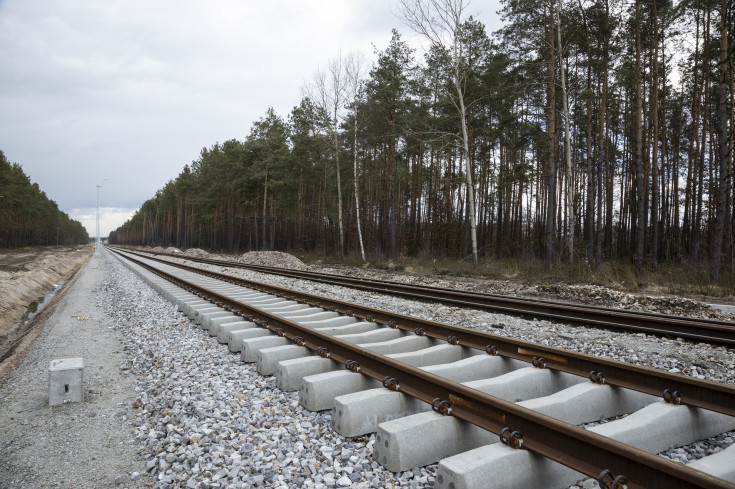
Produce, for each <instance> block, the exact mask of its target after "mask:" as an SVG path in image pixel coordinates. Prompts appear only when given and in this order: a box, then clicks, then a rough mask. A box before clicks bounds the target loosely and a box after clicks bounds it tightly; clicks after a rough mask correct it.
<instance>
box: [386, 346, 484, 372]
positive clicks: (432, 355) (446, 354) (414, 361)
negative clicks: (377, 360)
mask: <svg viewBox="0 0 735 489" xmlns="http://www.w3.org/2000/svg"><path fill="white" fill-rule="evenodd" d="M472 350H473V349H470V348H465V347H462V346H457V345H448V344H446V343H445V344H443V345H436V346H431V347H429V348H424V349H421V350H417V351H411V352H405V353H393V354H390V355H388V356H389V357H391V358H393V359H395V360H398V361H400V362H403V363H405V364H406V365H411V366H412V367H424V366H426V365H439V364H442V363H449V362H456V361H458V360H462V359H463V358H467V357H468V356H470V355H471V354H472V353H474V352H476V351H477V350H474V351H472Z"/></svg>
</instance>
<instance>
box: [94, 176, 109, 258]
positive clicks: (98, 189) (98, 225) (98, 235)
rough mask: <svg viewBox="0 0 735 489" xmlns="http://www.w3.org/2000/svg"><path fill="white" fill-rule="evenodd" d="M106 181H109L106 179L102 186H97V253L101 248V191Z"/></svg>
mask: <svg viewBox="0 0 735 489" xmlns="http://www.w3.org/2000/svg"><path fill="white" fill-rule="evenodd" d="M106 181H107V179H106V178H105V180H104V181H103V182H102V184H101V185H97V213H96V216H97V243H96V244H95V252H96V251H97V248H99V247H100V189H101V188H102V186H103V185H104V184H105V182H106Z"/></svg>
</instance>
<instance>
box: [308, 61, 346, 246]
mask: <svg viewBox="0 0 735 489" xmlns="http://www.w3.org/2000/svg"><path fill="white" fill-rule="evenodd" d="M347 89H348V80H347V76H346V75H345V60H344V59H343V57H342V54H341V53H340V54H339V56H337V57H336V58H333V59H331V60H330V61H329V63H328V65H327V71H322V70H317V71H316V72H315V73H314V79H313V82H312V83H311V84H310V85H308V86H307V89H306V90H307V92H308V93H309V95H310V97H311V98H312V99H313V100H317V101H319V103H320V105H321V107H322V108H323V109H324V110H325V111H326V112H327V113H328V114H329V115H330V118H331V126H330V131H329V132H330V139H331V141H332V145H333V150H334V165H335V168H336V173H337V178H336V180H337V226H338V228H339V257H340V260H344V257H345V238H344V225H343V218H342V181H341V168H340V164H339V150H340V144H339V118H340V111H341V110H342V108H343V107H344V105H345V101H346V100H347Z"/></svg>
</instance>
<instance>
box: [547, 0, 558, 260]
mask: <svg viewBox="0 0 735 489" xmlns="http://www.w3.org/2000/svg"><path fill="white" fill-rule="evenodd" d="M548 41H549V43H548V46H549V58H548V60H547V88H546V104H547V107H546V110H547V113H546V121H547V131H548V142H549V164H548V168H547V169H548V175H547V182H548V183H547V191H548V195H547V204H546V268H547V269H551V267H552V266H553V264H554V261H555V257H554V241H555V239H556V232H555V231H556V227H555V223H556V76H555V75H556V70H555V64H556V63H555V49H554V45H555V44H556V42H555V40H554V0H549V39H548Z"/></svg>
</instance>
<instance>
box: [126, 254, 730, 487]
mask: <svg viewBox="0 0 735 489" xmlns="http://www.w3.org/2000/svg"><path fill="white" fill-rule="evenodd" d="M147 258H148V259H150V258H149V257H147ZM126 259H128V260H131V261H133V262H135V263H137V264H138V265H140V266H142V267H144V268H145V269H147V270H149V271H151V272H152V273H154V274H156V275H158V276H160V277H162V278H165V279H166V280H168V281H170V282H172V283H174V284H176V285H178V286H180V287H182V288H185V289H187V290H189V291H191V292H194V293H197V294H199V295H201V296H203V297H205V298H206V299H207V300H209V301H211V302H212V303H215V304H217V305H220V306H221V307H224V308H226V309H228V310H230V311H232V312H234V313H236V314H237V315H239V316H242V317H247V318H248V319H249V320H252V321H254V322H256V323H257V324H259V325H260V326H261V327H263V328H267V329H269V330H271V331H273V332H276V333H277V334H279V335H280V336H284V337H286V338H288V339H290V340H292V341H294V342H296V343H297V344H299V345H301V346H304V347H306V348H309V349H311V350H313V351H315V352H316V353H317V354H318V355H321V356H322V357H326V358H330V359H332V360H334V361H337V362H339V363H342V364H344V365H345V366H346V367H347V368H348V370H351V371H354V372H359V373H362V374H365V375H368V376H370V377H372V378H374V379H377V380H382V381H383V385H385V386H386V388H390V389H392V390H400V392H402V393H404V394H407V395H409V396H412V397H415V398H417V399H420V400H422V401H424V402H428V403H433V404H434V405H437V406H438V407H439V408H438V409H437V411H438V412H440V413H442V414H445V415H452V416H455V417H457V418H459V419H463V420H465V421H468V422H470V423H472V424H475V425H477V426H479V427H481V428H483V429H485V430H488V431H490V432H492V433H495V434H498V435H500V434H501V432H503V431H506V432H511V433H512V434H511V437H512V438H509V443H510V444H511V446H514V447H515V448H519V449H520V448H525V449H528V450H530V451H533V452H535V453H538V454H540V455H543V456H545V457H548V458H550V459H552V460H554V461H556V462H559V463H561V464H563V465H566V466H567V467H570V468H572V469H574V470H577V471H579V472H581V473H583V474H586V475H588V476H591V477H597V476H598V475H599V474H601V473H602V472H603V471H609V472H610V473H612V474H614V475H616V476H620V475H622V476H624V477H625V478H626V479H627V487H629V488H635V489H643V488H649V489H651V488H669V487H677V488H702V489H703V488H709V489H733V487H735V485H733V484H730V483H728V482H727V481H724V480H722V479H719V478H717V477H713V476H711V475H709V474H705V473H703V472H700V471H697V470H694V469H691V468H688V467H686V466H684V465H681V464H677V463H674V462H671V461H669V460H666V459H664V458H662V457H658V456H656V455H653V454H650V453H647V452H645V451H642V450H639V449H636V448H633V447H631V446H629V445H626V444H623V443H620V442H617V441H615V440H611V439H609V438H606V437H603V436H601V435H598V434H596V433H593V432H590V431H587V430H584V429H581V428H578V427H575V426H572V425H568V424H566V423H563V422H561V421H558V420H556V419H554V418H551V417H548V416H545V415H542V414H539V413H537V412H534V411H532V410H529V409H526V408H523V407H521V406H518V405H516V404H514V403H511V402H508V401H504V400H501V399H498V398H496V397H493V396H490V395H487V394H484V393H482V392H479V391H477V390H474V389H471V388H468V387H465V386H463V385H461V384H458V383H455V382H452V381H449V380H447V379H444V378H442V377H439V376H436V375H433V374H431V373H428V372H426V371H424V370H422V369H419V368H415V367H411V366H408V365H405V364H403V363H401V362H398V361H396V360H393V359H391V358H389V357H386V356H383V355H380V354H378V353H375V352H372V351H370V350H367V349H364V348H361V347H359V346H357V345H354V344H352V343H348V342H346V341H343V340H340V339H338V338H335V337H333V336H330V335H327V334H325V333H321V332H319V331H318V330H315V329H313V328H309V327H306V326H302V325H300V324H298V323H296V322H293V321H290V320H288V319H285V318H281V317H279V316H276V315H274V314H270V313H268V312H266V311H264V310H261V309H258V308H255V307H251V306H248V305H247V304H245V303H242V302H239V301H236V300H233V299H230V298H228V297H227V296H224V295H221V294H218V293H216V292H214V291H211V290H208V289H205V288H202V287H199V286H197V285H195V284H193V283H191V282H188V281H185V280H182V279H180V278H177V277H175V276H174V275H172V274H169V273H166V272H164V271H162V270H158V269H156V268H154V267H152V266H150V265H148V264H146V263H144V262H142V261H140V260H137V259H134V258H131V257H130V256H126ZM159 261H160V260H159ZM165 263H166V264H168V265H174V266H176V264H172V263H170V262H165ZM178 265H179V266H178V267H179V268H182V269H186V270H190V271H194V270H193V269H194V267H188V266H181V264H178ZM199 273H201V271H200V272H199ZM203 275H207V276H211V277H217V276H221V275H222V274H216V273H214V272H207V273H203ZM225 277H227V281H228V282H231V283H240V282H242V283H243V284H244V283H246V282H249V281H245V280H242V279H235V278H234V277H228V276H225ZM249 288H253V287H249ZM265 289H268V287H260V288H257V289H255V290H265ZM274 289H275V288H274ZM283 290H284V289H281V292H280V293H278V294H275V295H281V296H284V295H285V294H284V293H283ZM285 296H287V297H289V298H293V297H296V296H297V295H296V293H294V292H292V291H289V294H288V295H285ZM312 305H314V304H312ZM355 308H359V306H355ZM518 350H521V349H520V348H518ZM488 353H490V352H488ZM534 363H535V364H538V362H534ZM537 366H538V365H537ZM731 391H732V392H730V394H731V395H734V394H735V389H731ZM437 401H439V402H437ZM511 440H513V441H511Z"/></svg>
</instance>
